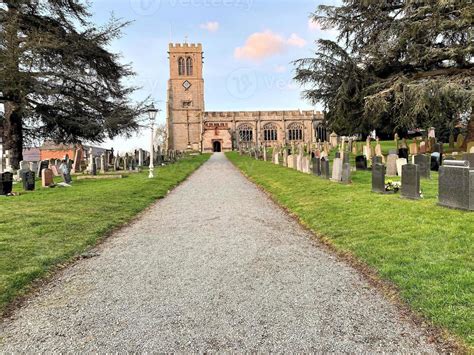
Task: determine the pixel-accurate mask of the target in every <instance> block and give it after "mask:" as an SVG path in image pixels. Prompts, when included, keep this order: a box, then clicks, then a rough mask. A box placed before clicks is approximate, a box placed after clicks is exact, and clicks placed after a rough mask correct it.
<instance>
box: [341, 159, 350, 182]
mask: <svg viewBox="0 0 474 355" xmlns="http://www.w3.org/2000/svg"><path fill="white" fill-rule="evenodd" d="M341 181H342V183H343V184H350V183H351V164H349V163H344V164H342V178H341Z"/></svg>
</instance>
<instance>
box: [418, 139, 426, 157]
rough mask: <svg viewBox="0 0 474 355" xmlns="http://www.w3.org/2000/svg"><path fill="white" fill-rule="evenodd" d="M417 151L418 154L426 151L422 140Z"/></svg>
mask: <svg viewBox="0 0 474 355" xmlns="http://www.w3.org/2000/svg"><path fill="white" fill-rule="evenodd" d="M419 153H420V154H425V153H426V143H425V142H424V141H422V142H420V149H419Z"/></svg>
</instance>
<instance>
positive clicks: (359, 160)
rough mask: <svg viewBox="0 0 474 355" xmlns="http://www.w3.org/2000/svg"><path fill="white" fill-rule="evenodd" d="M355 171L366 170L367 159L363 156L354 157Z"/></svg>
mask: <svg viewBox="0 0 474 355" xmlns="http://www.w3.org/2000/svg"><path fill="white" fill-rule="evenodd" d="M355 161H356V170H357V171H360V170H367V158H366V157H365V156H364V155H358V156H356V157H355Z"/></svg>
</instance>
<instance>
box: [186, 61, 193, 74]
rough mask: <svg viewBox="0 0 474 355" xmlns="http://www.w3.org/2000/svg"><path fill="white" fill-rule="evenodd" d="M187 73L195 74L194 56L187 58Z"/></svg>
mask: <svg viewBox="0 0 474 355" xmlns="http://www.w3.org/2000/svg"><path fill="white" fill-rule="evenodd" d="M186 75H193V58H191V57H187V58H186Z"/></svg>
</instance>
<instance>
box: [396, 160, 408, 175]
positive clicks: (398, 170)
mask: <svg viewBox="0 0 474 355" xmlns="http://www.w3.org/2000/svg"><path fill="white" fill-rule="evenodd" d="M407 163H408V162H407V160H406V159H405V158H399V159H397V174H398V176H402V166H403V165H406V164H407Z"/></svg>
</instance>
